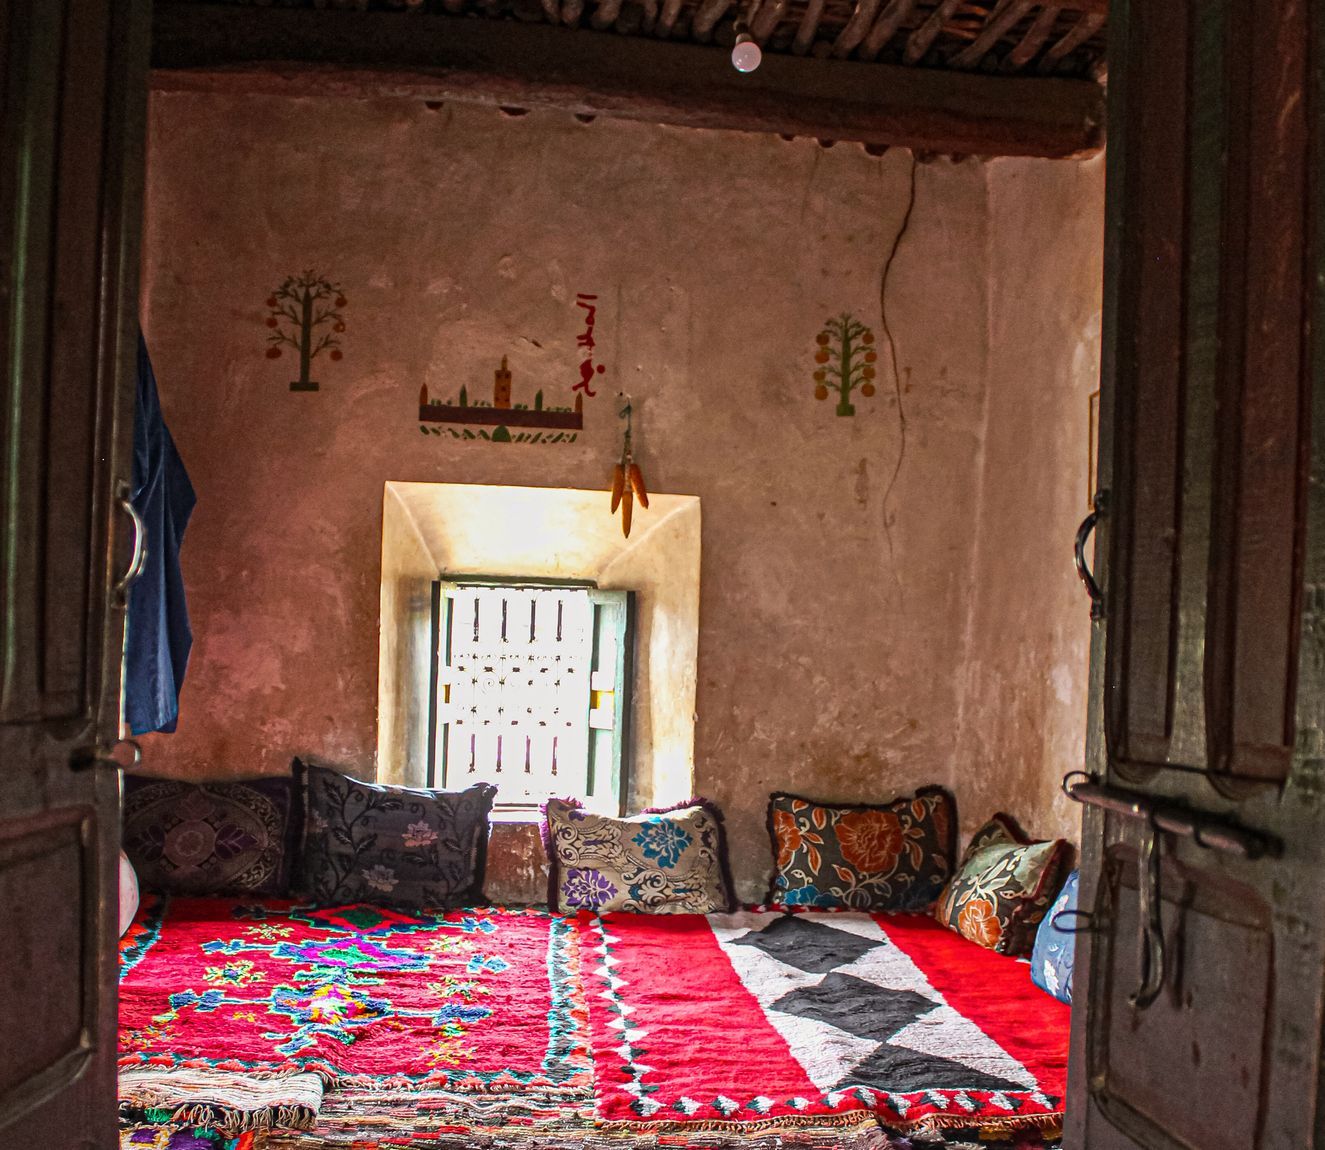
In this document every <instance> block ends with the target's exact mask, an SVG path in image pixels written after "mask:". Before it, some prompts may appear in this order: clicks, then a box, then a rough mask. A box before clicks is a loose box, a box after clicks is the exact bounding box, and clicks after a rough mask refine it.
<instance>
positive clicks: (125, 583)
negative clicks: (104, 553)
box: [115, 482, 147, 606]
mask: <svg viewBox="0 0 1325 1150" xmlns="http://www.w3.org/2000/svg"><path fill="white" fill-rule="evenodd" d="M115 495H116V498H117V499H118V500H119V502H120V507H121V509H122V510H123V511H124V513H125V514H126V515H127V516H128V517H129V518H130V519H131V520H132V521H133V556H132V558H130V560H129V569H128V570H127V571H125V573H124V574H123V575H122V576H120V579H119V582H117V583H116V584H115V594H116V596H117V597H118V598H119V601H120V604H121V606H122V605H124V604H125V603H127V602H128V601H129V588H130V587H132V586H133V585H134V583H136V582H137V580H138V577H139V576H140V575H141V574H142V573H143V567H144V566H145V565H146V563H147V524H145V523H144V522H143V517H142V516H141V515H139V514H138V509H137V508H136V507H135V506H134V505H133V501H132V500H131V499H130V498H129V485H128V484H127V483H124V482H121V483H120V485H119V489H118V490H117V491H116V493H115Z"/></svg>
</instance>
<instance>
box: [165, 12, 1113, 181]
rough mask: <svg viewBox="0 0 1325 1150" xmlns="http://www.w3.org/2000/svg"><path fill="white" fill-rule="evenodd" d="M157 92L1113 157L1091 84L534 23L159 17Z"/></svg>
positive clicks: (387, 16)
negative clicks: (492, 110) (455, 107)
mask: <svg viewBox="0 0 1325 1150" xmlns="http://www.w3.org/2000/svg"><path fill="white" fill-rule="evenodd" d="M152 64H153V75H152V83H153V87H154V88H157V89H159V90H193V91H198V90H204V91H226V92H268V93H278V94H284V95H301V96H309V95H321V96H350V97H368V96H409V97H414V98H418V99H423V100H434V101H435V100H460V101H469V102H478V103H486V104H497V105H503V106H518V107H525V108H529V107H553V108H562V109H565V110H568V111H571V112H575V113H578V114H580V115H608V116H618V117H623V118H626V119H633V120H644V121H649V122H653V123H662V124H673V125H677V126H682V127H692V128H713V129H727V130H735V131H750V132H770V133H779V134H781V135H795V136H807V137H814V138H818V139H831V140H854V141H859V142H860V143H864V144H874V145H880V144H882V145H889V146H900V147H907V148H913V149H916V150H921V151H930V152H941V153H961V154H967V155H969V154H975V155H987V156H992V155H1006V156H1013V155H1016V156H1052V157H1061V156H1079V155H1088V154H1090V153H1093V152H1095V151H1098V150H1099V148H1100V147H1101V145H1102V143H1103V119H1104V105H1103V93H1102V91H1101V89H1100V88H1099V86H1098V85H1096V84H1095V83H1093V82H1091V81H1087V80H1072V79H1061V78H1057V77H1054V78H1040V77H1035V78H1023V77H1018V76H997V75H986V74H970V73H957V72H951V71H942V70H938V69H919V68H907V67H903V66H897V65H887V64H864V63H859V62H857V63H852V62H849V61H844V60H815V59H805V58H797V57H795V56H790V55H783V54H773V53H769V54H766V55H765V57H764V62H763V64H762V66H761V67H760V68H759V70H758V71H757V72H754V73H751V74H749V75H741V74H740V73H738V72H736V71H735V70H734V69H733V68H732V66H731V63H730V61H729V60H728V56H727V52H726V51H725V50H724V49H715V48H708V47H702V46H699V45H694V44H681V43H674V42H668V41H660V40H656V39H652V38H644V37H634V36H614V35H608V34H605V33H594V32H590V31H587V30H571V29H566V28H556V27H552V26H550V25H546V24H526V23H521V22H519V21H498V20H483V19H456V18H454V17H450V16H445V15H441V14H437V15H424V14H412V15H403V14H398V13H393V12H380V11H370V12H355V11H346V10H325V9H324V10H318V9H311V8H310V9H304V8H275V7H256V6H247V5H244V6H240V5H229V4H224V5H223V4H198V3H169V2H167V0H158V2H157V4H156V5H155V15H154V30H153V45H152Z"/></svg>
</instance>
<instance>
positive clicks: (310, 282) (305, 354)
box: [267, 271, 348, 391]
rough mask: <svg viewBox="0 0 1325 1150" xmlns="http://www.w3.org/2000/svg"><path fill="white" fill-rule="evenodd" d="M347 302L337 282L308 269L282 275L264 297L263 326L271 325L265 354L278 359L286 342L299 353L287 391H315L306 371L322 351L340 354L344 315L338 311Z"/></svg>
mask: <svg viewBox="0 0 1325 1150" xmlns="http://www.w3.org/2000/svg"><path fill="white" fill-rule="evenodd" d="M347 302H348V301H347V300H346V299H345V295H344V293H343V292H342V291H341V289H340V286H339V285H338V284H334V283H332V282H331V281H330V280H328V279H325V278H324V277H322V276H320V275H318V274H317V273H316V272H312V271H305V272H303V273H301V274H300V275H297V276H286V278H285V281H284V282H283V283H282V284H281V286H280V287H278V288H277V289H276V290H275V291H274V292H272V293H271V295H269V296H268V297H267V307H269V308H270V309H271V314H270V315H269V316H268V317H267V326H268V327H269V328H271V329H272V332H271V334H270V335H269V336H268V337H267V358H268V359H280V358H281V348H282V346H283V345H286V344H288V345H289V346H290V347H292V348H294V349H295V351H296V352H297V353H298V354H299V378H298V379H297V380H292V381H291V383H290V390H291V391H317V389H318V385H317V381H316V380H314V379H311V378H310V376H309V371H310V368H311V367H312V363H313V360H314V359H316V358H317V356H319V355H320V354H321V353H322V352H324V351H325V352H326V353H327V356H328V358H329V359H333V360H339V359H341V358H342V357H343V356H344V354H345V353H344V352H343V351H342V350H341V346H340V335H341V332H343V331H344V330H345V318H344V316H343V315H342V314H341V312H342V310H343V309H344V308H345V306H346V303H347ZM320 329H325V330H320Z"/></svg>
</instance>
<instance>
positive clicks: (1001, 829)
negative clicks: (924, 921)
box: [934, 814, 1067, 954]
mask: <svg viewBox="0 0 1325 1150" xmlns="http://www.w3.org/2000/svg"><path fill="white" fill-rule="evenodd" d="M1066 860H1067V843H1065V842H1064V841H1063V840H1062V839H1053V840H1051V841H1049V842H1031V841H1030V840H1029V839H1027V838H1026V836H1025V835H1023V834H1022V833H1021V830H1020V828H1019V827H1018V826H1017V824H1016V823H1015V822H1013V820H1012V819H1011V818H1009V817H1008V816H1007V815H1004V814H996V815H995V816H994V817H993V818H992V819H990V820H989V822H987V823H985V825H984V826H982V827H981V828H980V829H979V830H978V831H976V832H975V837H974V838H972V839H971V843H970V845H969V846H968V847H967V848H966V851H965V853H964V854H963V855H962V861H961V864H960V865H959V866H958V867H957V873H956V874H955V875H954V876H953V878H952V881H951V882H950V883H948V886H947V889H946V890H945V891H944V892H943V897H942V898H941V899H939V905H938V909H937V910H936V911H935V915H934V917H935V918H937V919H938V920H939V922H941V923H942V924H943V925H944V926H946V927H949V928H950V929H952V930H955V931H956V932H957V933H958V934H960V935H961V936H962V937H963V938H968V939H970V940H971V941H972V942H976V943H979V944H980V945H981V946H984V947H988V948H989V949H990V950H996V951H998V953H999V954H1029V953H1030V950H1031V947H1032V945H1033V944H1034V942H1035V928H1036V927H1037V926H1039V924H1040V920H1041V919H1042V918H1044V915H1045V911H1047V910H1048V909H1049V904H1050V903H1051V902H1052V901H1053V899H1054V895H1056V894H1057V893H1058V884H1059V881H1060V880H1061V879H1062V877H1063V875H1062V872H1063V866H1064V864H1065V863H1066Z"/></svg>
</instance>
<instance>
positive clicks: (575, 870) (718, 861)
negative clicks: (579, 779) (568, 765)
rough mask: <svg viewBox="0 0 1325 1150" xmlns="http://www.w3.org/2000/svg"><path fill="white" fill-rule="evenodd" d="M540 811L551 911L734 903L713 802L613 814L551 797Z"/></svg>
mask: <svg viewBox="0 0 1325 1150" xmlns="http://www.w3.org/2000/svg"><path fill="white" fill-rule="evenodd" d="M543 816H544V822H543V842H544V845H545V846H546V848H547V855H548V867H549V873H548V905H549V906H551V908H552V909H553V910H556V911H560V912H563V913H564V912H568V911H575V910H582V909H587V910H596V911H604V912H606V911H616V910H624V911H639V912H643V913H646V914H710V913H714V912H721V911H728V910H731V909H732V908H733V906H734V900H733V898H732V893H731V879H730V877H729V876H728V872H727V846H726V841H725V840H724V838H723V832H722V814H721V812H719V811H718V809H717V808H716V807H714V806H713V805H712V804H710V803H706V802H704V801H702V800H698V799H697V800H695V801H694V802H691V803H684V804H682V805H681V806H679V807H673V808H671V809H670V810H666V811H646V812H644V813H643V814H639V815H634V816H632V817H631V818H624V819H614V818H609V817H607V816H606V815H596V814H593V813H592V812H590V811H586V810H584V809H583V808H582V807H581V806H580V804H579V803H577V802H576V801H575V800H574V799H549V800H548V802H547V803H546V804H544V807H543Z"/></svg>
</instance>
